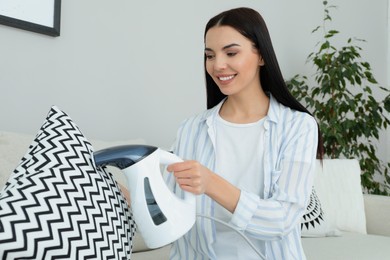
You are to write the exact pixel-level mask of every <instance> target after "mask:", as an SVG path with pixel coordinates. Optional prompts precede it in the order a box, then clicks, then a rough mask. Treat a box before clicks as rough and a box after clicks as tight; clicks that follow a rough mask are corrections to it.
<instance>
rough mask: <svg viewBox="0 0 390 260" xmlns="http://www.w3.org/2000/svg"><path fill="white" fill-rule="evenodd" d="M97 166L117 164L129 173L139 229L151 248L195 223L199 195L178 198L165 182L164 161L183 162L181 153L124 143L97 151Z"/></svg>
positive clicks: (164, 243)
mask: <svg viewBox="0 0 390 260" xmlns="http://www.w3.org/2000/svg"><path fill="white" fill-rule="evenodd" d="M94 158H95V163H96V165H97V166H107V165H110V166H115V167H117V168H119V169H120V170H122V172H123V173H124V174H125V176H126V180H127V188H128V189H129V191H130V196H131V208H132V212H133V216H134V220H135V223H136V224H137V228H138V230H139V232H140V233H141V235H142V237H143V239H144V241H145V244H146V245H147V246H148V247H149V248H157V247H161V246H165V245H167V244H169V243H171V242H173V241H175V240H177V239H179V238H180V237H181V236H183V235H184V234H185V233H187V231H188V230H190V229H191V227H192V226H193V225H194V223H195V218H196V213H195V210H196V209H195V208H196V207H195V196H194V195H193V194H191V193H188V192H184V199H181V198H178V197H177V196H176V195H175V194H174V193H173V192H172V191H171V190H170V189H169V188H168V187H167V186H166V184H165V181H164V179H163V177H162V174H161V170H160V164H161V165H168V164H172V163H175V162H182V161H183V160H182V159H180V158H179V157H178V156H176V155H174V154H172V153H170V152H167V151H164V150H162V149H159V148H157V147H154V146H148V145H123V146H116V147H112V148H107V149H104V150H100V151H97V152H95V154H94Z"/></svg>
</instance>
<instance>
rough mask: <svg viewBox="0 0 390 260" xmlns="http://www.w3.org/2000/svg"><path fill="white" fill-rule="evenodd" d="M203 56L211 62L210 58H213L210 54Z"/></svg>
mask: <svg viewBox="0 0 390 260" xmlns="http://www.w3.org/2000/svg"><path fill="white" fill-rule="evenodd" d="M205 56H206V59H208V60H211V59H212V58H214V55H212V54H207V53H206V54H205Z"/></svg>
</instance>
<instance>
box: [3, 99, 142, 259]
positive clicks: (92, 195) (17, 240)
mask: <svg viewBox="0 0 390 260" xmlns="http://www.w3.org/2000/svg"><path fill="white" fill-rule="evenodd" d="M134 232H135V225H134V222H133V220H132V216H131V212H130V211H129V208H128V205H127V203H126V201H125V199H124V197H123V196H122V193H121V191H120V189H119V188H118V185H117V183H116V181H115V180H114V179H113V177H112V175H111V174H110V173H108V172H107V171H106V170H104V169H103V170H101V169H99V170H98V169H97V168H96V166H95V164H94V161H93V148H92V146H91V144H90V143H89V142H88V140H87V139H86V138H85V137H84V136H83V134H82V133H81V131H80V130H79V128H78V127H77V126H76V124H75V123H74V122H73V121H72V120H71V118H70V117H69V116H68V115H66V114H65V113H64V112H62V111H61V110H60V109H58V108H57V107H52V108H51V110H50V112H49V114H48V116H47V118H46V120H45V122H44V124H43V125H42V127H41V129H40V130H39V132H38V134H37V136H36V138H35V140H34V141H33V143H32V144H31V145H30V147H29V150H28V152H27V153H26V155H25V156H24V157H23V158H22V160H21V162H20V164H19V165H18V166H17V168H16V169H15V171H14V172H13V174H11V176H10V178H9V180H8V182H7V183H6V185H5V186H4V188H3V189H2V190H1V191H0V259H58V258H62V259H130V256H131V250H132V237H133V235H134Z"/></svg>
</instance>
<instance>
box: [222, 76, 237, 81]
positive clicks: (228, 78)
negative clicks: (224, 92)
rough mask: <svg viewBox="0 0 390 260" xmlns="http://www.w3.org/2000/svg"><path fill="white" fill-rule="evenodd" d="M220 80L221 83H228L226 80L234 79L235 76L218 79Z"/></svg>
mask: <svg viewBox="0 0 390 260" xmlns="http://www.w3.org/2000/svg"><path fill="white" fill-rule="evenodd" d="M218 78H219V80H221V81H226V80H230V79H232V78H234V75H232V76H226V77H218Z"/></svg>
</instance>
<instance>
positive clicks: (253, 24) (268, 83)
mask: <svg viewBox="0 0 390 260" xmlns="http://www.w3.org/2000/svg"><path fill="white" fill-rule="evenodd" d="M215 26H230V27H232V28H234V29H235V30H237V31H238V32H239V33H241V34H242V35H243V36H245V37H246V38H248V39H249V40H250V41H251V42H252V43H253V44H254V47H255V48H256V49H257V51H258V53H260V54H261V56H262V58H263V60H264V66H261V67H260V82H261V86H262V88H263V91H264V92H265V93H270V94H272V96H273V97H274V98H275V99H276V100H277V101H278V102H279V103H281V104H283V105H284V106H287V107H290V108H291V109H294V110H297V111H301V112H305V113H308V114H310V115H311V113H310V112H309V111H308V110H307V109H306V108H305V107H304V106H303V105H302V104H301V103H299V101H298V100H296V99H295V98H294V97H293V96H292V95H291V93H290V91H289V90H288V88H287V86H286V83H285V81H284V78H283V75H282V72H281V70H280V67H279V63H278V61H277V59H276V55H275V51H274V48H273V46H272V42H271V37H270V35H269V32H268V29H267V26H266V24H265V21H264V19H263V17H262V16H261V15H260V14H259V13H258V12H257V11H255V10H253V9H250V8H246V7H241V8H235V9H231V10H228V11H225V12H222V13H220V14H218V15H216V16H214V17H213V18H211V19H210V20H209V22H208V23H207V25H206V28H205V32H204V37H205V38H206V34H207V32H208V30H209V29H210V28H212V27H215ZM204 66H205V75H206V93H207V108H212V107H214V106H215V105H217V104H218V103H219V102H221V101H222V99H224V98H225V97H226V96H225V95H224V94H223V93H222V92H221V91H220V90H219V88H218V86H217V84H216V83H215V82H214V80H213V79H212V78H211V76H210V75H209V74H208V73H207V71H206V55H205V57H204ZM323 153H324V148H323V144H322V137H321V132H320V130H319V128H318V146H317V158H320V159H322V157H323Z"/></svg>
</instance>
